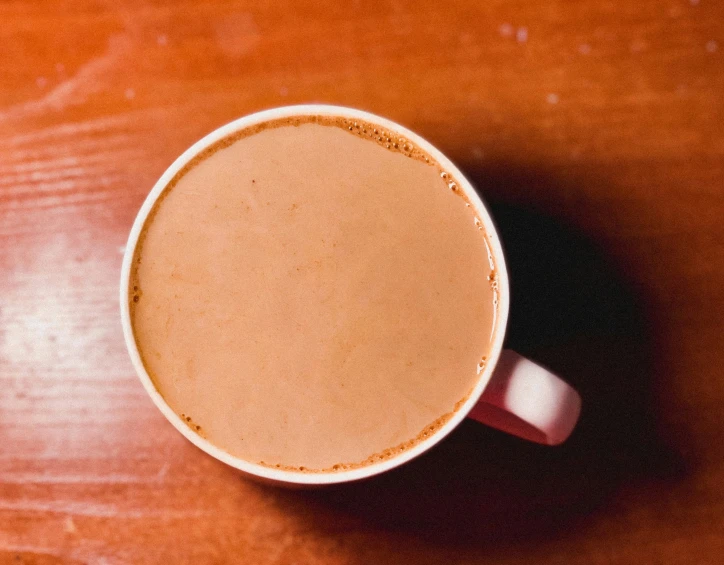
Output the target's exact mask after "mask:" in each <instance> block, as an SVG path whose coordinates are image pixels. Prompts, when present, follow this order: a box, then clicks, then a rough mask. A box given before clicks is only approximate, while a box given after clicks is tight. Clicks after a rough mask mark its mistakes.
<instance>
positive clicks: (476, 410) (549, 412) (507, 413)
mask: <svg viewBox="0 0 724 565" xmlns="http://www.w3.org/2000/svg"><path fill="white" fill-rule="evenodd" d="M580 413H581V397H580V396H579V395H578V393H577V392H576V391H575V390H574V389H573V387H571V386H570V385H569V384H567V383H565V382H564V381H563V380H561V379H560V378H559V377H557V376H556V375H554V374H553V373H551V372H550V371H548V370H547V369H544V368H543V367H541V366H540V365H537V364H536V363H533V361H531V360H530V359H526V358H525V357H523V356H521V355H518V354H517V353H515V352H514V351H510V350H503V351H502V353H501V354H500V358H499V360H498V364H497V365H496V367H495V370H494V371H493V376H492V377H491V379H490V382H489V383H488V386H487V387H486V388H485V390H484V391H483V394H482V396H481V397H480V400H479V401H478V403H477V404H476V405H475V406H473V409H472V410H471V411H470V412H469V413H468V417H469V418H472V419H473V420H477V421H478V422H482V423H483V424H486V425H488V426H491V427H493V428H496V429H498V430H502V431H504V432H507V433H510V434H513V435H515V436H518V437H521V438H523V439H527V440H529V441H534V442H536V443H543V444H546V445H559V444H561V443H563V442H564V441H565V440H566V439H567V438H568V436H569V435H571V432H572V431H573V428H574V427H575V426H576V422H577V421H578V416H579V415H580Z"/></svg>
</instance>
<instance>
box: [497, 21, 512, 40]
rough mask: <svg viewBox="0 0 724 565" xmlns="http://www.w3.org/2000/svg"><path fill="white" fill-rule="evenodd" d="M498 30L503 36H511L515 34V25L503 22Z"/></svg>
mask: <svg viewBox="0 0 724 565" xmlns="http://www.w3.org/2000/svg"><path fill="white" fill-rule="evenodd" d="M498 31H499V32H500V35H502V36H503V37H511V36H512V35H513V26H512V25H510V24H502V25H501V26H500V27H499V28H498Z"/></svg>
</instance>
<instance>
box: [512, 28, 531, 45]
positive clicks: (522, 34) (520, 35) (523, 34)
mask: <svg viewBox="0 0 724 565" xmlns="http://www.w3.org/2000/svg"><path fill="white" fill-rule="evenodd" d="M515 40H516V41H517V42H518V43H525V42H526V41H528V28H527V27H519V28H518V31H516V32H515Z"/></svg>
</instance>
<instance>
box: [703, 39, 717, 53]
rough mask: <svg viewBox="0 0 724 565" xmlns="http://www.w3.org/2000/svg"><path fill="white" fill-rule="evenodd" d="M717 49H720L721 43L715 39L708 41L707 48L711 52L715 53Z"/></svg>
mask: <svg viewBox="0 0 724 565" xmlns="http://www.w3.org/2000/svg"><path fill="white" fill-rule="evenodd" d="M717 49H719V44H718V43H717V42H716V41H714V40H713V39H712V40H710V41H707V42H706V50H707V51H708V52H709V53H714V52H715V51H716V50H717Z"/></svg>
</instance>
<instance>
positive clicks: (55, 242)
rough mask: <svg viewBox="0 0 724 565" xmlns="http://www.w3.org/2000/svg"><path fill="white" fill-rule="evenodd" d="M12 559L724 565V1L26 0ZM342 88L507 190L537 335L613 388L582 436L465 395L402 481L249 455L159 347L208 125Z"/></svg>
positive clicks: (517, 312) (16, 93) (13, 172)
mask: <svg viewBox="0 0 724 565" xmlns="http://www.w3.org/2000/svg"><path fill="white" fill-rule="evenodd" d="M0 23H1V24H2V25H0V78H1V80H0V238H1V240H0V241H1V243H0V445H1V446H2V447H0V563H1V564H5V563H9V564H10V563H12V564H15V563H26V564H29V563H35V564H43V565H45V564H55V563H68V564H80V563H89V564H108V565H116V564H118V565H120V564H136V563H141V564H145V563H153V564H155V563H169V564H184V563H189V564H206V563H249V564H260V565H265V564H290V565H291V564H295V563H296V564H298V565H302V564H382V563H405V564H407V563H410V564H421V565H424V564H436V563H449V564H463V563H501V564H513V563H515V564H523V563H526V564H527V563H536V564H554V563H556V564H557V563H585V564H590V563H602V564H603V563H605V564H608V563H621V564H629V563H691V564H694V563H696V564H709V563H712V564H713V563H721V562H722V561H721V559H722V558H721V556H722V555H724V375H723V374H722V367H724V346H723V345H722V338H723V331H722V330H724V321H723V320H724V316H723V314H724V308H723V306H722V305H723V304H724V186H723V183H724V102H723V101H722V98H723V97H724V5H723V4H722V3H720V2H715V1H714V0H701V2H699V1H697V0H689V1H687V0H660V1H657V0H641V1H640V2H626V1H624V0H598V1H592V0H591V1H582V2H568V1H565V0H558V1H544V2H530V1H522V0H513V1H502V0H491V1H488V2H477V1H467V2H440V1H429V0H417V1H416V2H402V1H397V0H391V1H389V2H374V3H369V4H368V3H366V2H352V3H347V2H344V3H343V2H332V1H322V0H320V1H317V2H297V3H291V2H290V3H288V4H286V3H283V2H274V1H261V0H257V1H256V2H251V1H247V2H218V3H212V2H199V1H191V0H188V1H183V2H176V3H172V4H168V5H164V4H163V3H161V2H141V1H136V2H123V1H121V0H118V1H115V2H110V1H107V2H100V1H93V2H91V1H88V2H70V1H68V2H57V1H56V2H51V1H47V2H35V1H32V0H16V1H13V2H9V3H8V2H3V3H2V4H0ZM309 101H323V102H330V103H339V104H345V105H349V106H355V107H359V108H362V109H366V110H370V111H373V112H376V113H379V114H381V115H385V116H388V117H390V118H392V119H394V120H396V121H399V122H401V123H403V124H405V125H407V126H409V127H411V128H412V129H415V130H417V131H418V132H420V133H421V134H422V135H423V136H425V137H427V138H428V139H430V140H431V141H432V142H433V143H435V144H436V145H438V146H439V147H440V148H441V149H442V150H443V151H444V152H446V153H447V154H448V155H449V156H450V157H451V158H453V159H454V160H455V161H456V162H457V163H459V164H460V165H461V167H462V168H463V169H464V171H465V172H466V173H468V174H469V176H470V177H471V179H473V180H474V181H475V182H476V183H477V185H478V186H479V188H480V190H481V192H482V193H483V195H484V197H485V198H486V199H487V200H488V201H489V202H490V203H491V205H492V209H493V212H494V214H495V217H496V219H497V221H498V223H499V225H500V228H501V231H502V233H503V236H504V242H505V244H506V246H507V248H508V252H509V257H510V264H511V265H510V267H511V274H512V277H513V294H514V297H513V307H512V313H511V316H512V319H511V325H510V332H509V337H508V340H509V344H510V346H512V347H515V348H517V349H518V350H519V351H521V352H522V353H525V354H528V355H530V356H533V357H535V358H536V359H538V360H540V361H542V362H544V363H546V364H548V365H549V366H550V367H551V368H553V369H555V370H556V371H558V372H559V373H560V374H561V375H563V376H564V377H565V378H567V379H569V380H570V381H571V382H572V383H574V384H575V385H576V386H577V387H578V388H579V389H580V391H581V393H582V395H583V397H584V399H585V409H584V413H583V417H582V421H581V424H580V427H579V429H578V430H577V431H576V432H575V434H574V436H573V437H572V438H571V440H570V441H569V442H568V443H567V444H566V445H565V446H563V447H562V448H559V449H550V448H544V447H539V446H536V445H532V444H528V443H525V442H523V441H519V440H516V439H514V438H511V437H507V436H505V435H503V434H501V433H498V432H495V431H492V430H490V429H486V428H484V427H482V426H480V425H478V424H476V423H465V424H463V425H462V426H461V427H460V428H459V429H458V430H457V431H456V432H455V433H454V434H453V435H452V436H451V437H450V438H449V439H448V440H446V441H445V442H443V443H442V444H441V445H440V446H439V447H438V448H436V449H434V450H433V451H432V452H431V453H429V454H428V455H426V456H425V457H423V458H421V459H419V460H417V461H415V462H413V463H412V464H409V465H407V466H406V467H404V468H401V469H399V470H396V471H394V472H391V473H389V474H388V475H386V476H384V477H381V478H379V479H377V480H372V481H369V482H366V483H363V484H357V485H353V486H346V487H341V488H334V489H330V490H322V491H313V492H295V491H280V490H275V489H273V488H269V487H263V486H259V485H256V484H253V483H250V482H247V481H245V480H243V479H241V478H240V477H239V476H238V475H237V473H236V472H234V471H233V470H232V469H230V468H227V467H225V466H224V465H223V464H220V463H218V462H216V461H214V460H212V459H211V458H209V457H207V456H206V455H204V454H203V453H202V452H200V451H199V450H197V449H196V448H195V447H193V446H192V445H190V444H189V443H187V442H186V441H185V440H184V439H183V438H182V437H181V436H180V434H178V433H177V432H175V430H173V428H172V427H171V426H170V425H169V424H168V423H167V422H166V421H165V420H164V418H163V417H162V416H161V414H160V413H159V412H158V411H157V410H156V409H155V408H154V406H153V405H152V403H151V402H150V400H149V399H148V398H147V396H146V394H145V393H144V391H143V389H142V387H141V385H140V383H139V381H138V379H137V378H136V376H135V375H134V373H133V370H132V368H131V364H130V362H129V360H128V357H127V354H126V351H125V347H124V344H123V339H122V335H121V329H120V322H119V315H118V299H117V295H118V293H117V287H118V278H119V268H120V261H121V253H122V252H123V249H124V244H125V240H126V236H127V233H128V230H129V228H130V225H131V222H132V220H133V218H134V216H135V214H136V211H137V209H138V207H139V205H140V203H141V201H142V200H143V198H144V197H145V195H146V194H147V192H148V190H149V189H150V187H151V186H152V184H153V183H154V181H155V180H156V179H157V178H158V176H159V175H160V174H161V172H162V171H163V170H164V169H165V168H166V167H167V166H168V165H169V164H170V163H171V161H172V160H173V159H174V158H175V157H176V156H177V155H178V154H180V152H181V151H182V150H183V149H185V148H186V147H187V146H188V145H190V144H191V143H192V142H193V141H195V140H196V139H198V138H199V137H201V136H202V135H204V134H205V133H207V132H209V131H211V130H212V129H214V128H216V127H217V126H220V125H221V124H223V123H225V122H227V121H229V120H231V119H233V118H236V117H238V116H241V115H243V114H247V113H249V112H252V111H255V110H258V109H262V108H267V107H271V106H279V105H285V104H292V103H299V102H309Z"/></svg>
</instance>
